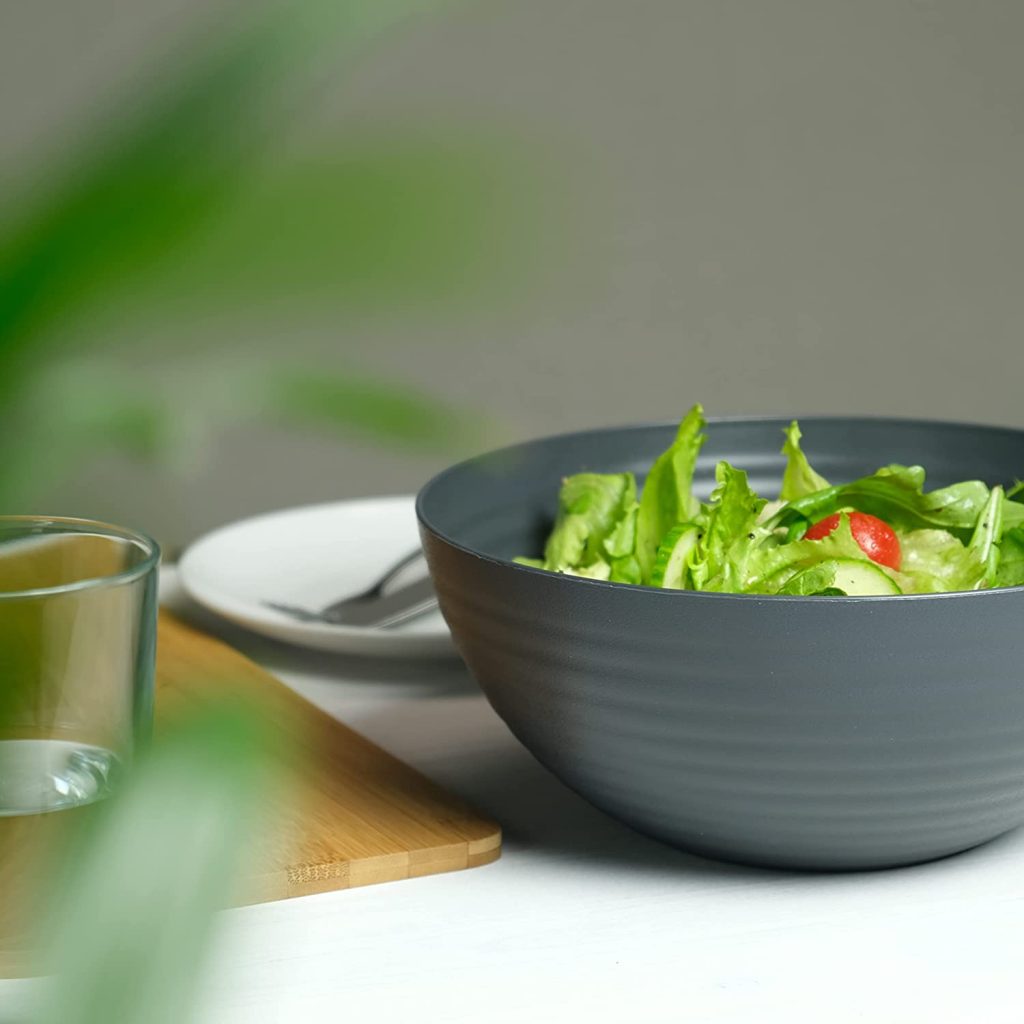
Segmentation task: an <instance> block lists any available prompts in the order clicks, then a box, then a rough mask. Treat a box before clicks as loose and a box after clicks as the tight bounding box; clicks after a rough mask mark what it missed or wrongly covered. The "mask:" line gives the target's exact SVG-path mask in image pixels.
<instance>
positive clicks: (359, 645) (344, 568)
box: [178, 496, 454, 658]
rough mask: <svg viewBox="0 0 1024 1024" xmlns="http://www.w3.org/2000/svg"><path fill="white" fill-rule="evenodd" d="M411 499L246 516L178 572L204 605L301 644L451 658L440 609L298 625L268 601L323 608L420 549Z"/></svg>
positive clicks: (193, 552) (206, 541)
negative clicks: (412, 615)
mask: <svg viewBox="0 0 1024 1024" xmlns="http://www.w3.org/2000/svg"><path fill="white" fill-rule="evenodd" d="M414 502H415V499H414V498H412V497H411V496H403V497H397V498H366V499H363V500H360V501H339V502H332V503H331V504H329V505H308V506H306V507H304V508H295V509H286V510H284V511H281V512H271V513H269V514H268V515H262V516H256V517H255V518H253V519H244V520H242V521H241V522H238V523H232V524H231V525H230V526H223V527H221V528H220V529H219V530H215V531H214V532H213V533H209V534H207V535H206V536H205V537H203V538H201V539H200V540H198V541H196V542H195V543H194V544H193V545H192V546H191V547H190V548H189V549H188V550H187V551H186V552H185V554H184V555H183V556H182V558H181V561H180V562H179V565H178V573H179V576H180V578H181V582H182V585H183V586H184V588H185V590H186V591H187V592H188V594H189V595H190V596H191V597H192V598H194V599H195V600H196V601H198V602H199V603H200V604H201V605H203V606H205V607H206V608H209V609H210V610H211V611H213V612H216V613H217V614H219V615H223V616H224V618H226V619H230V620H231V621H232V622H237V623H238V624H240V625H242V626H245V627H247V628H248V629H251V630H253V631H254V632H257V633H262V634H263V635H264V636H269V637H273V638H274V639H276V640H284V641H286V642H288V643H293V644H298V645H299V646H302V647H314V648H317V649H319V650H326V651H340V652H344V653H346V654H362V655H370V656H373V657H380V656H387V657H400V658H419V657H426V656H436V655H453V654H454V648H453V646H452V642H451V635H450V634H449V632H448V627H447V626H446V625H445V622H444V619H443V618H442V617H441V613H440V612H437V611H434V612H430V613H428V614H427V615H423V616H420V618H418V619H414V620H412V621H411V622H408V623H405V624H403V625H399V626H394V627H392V628H390V629H367V628H363V627H355V626H330V625H326V624H323V623H313V622H298V621H296V620H295V619H292V618H289V617H288V616H287V615H285V614H283V613H282V612H277V611H274V609H272V608H268V607H266V605H264V604H263V602H264V601H277V602H280V603H282V604H294V605H298V606H300V607H303V608H320V607H324V606H325V605H328V604H330V603H331V602H332V601H336V600H338V599H339V598H342V597H345V596H346V595H347V594H356V593H358V592H359V591H361V590H363V589H365V588H366V587H367V586H369V585H370V584H371V583H374V582H375V581H376V580H377V579H379V578H380V576H381V575H382V574H383V573H384V572H385V571H386V570H387V569H388V568H389V567H390V566H392V565H394V564H395V562H397V561H398V560H399V559H400V558H402V556H403V555H406V554H408V553H409V552H410V551H412V550H414V549H415V548H417V547H419V542H420V541H419V534H418V532H417V527H416V513H415V510H414Z"/></svg>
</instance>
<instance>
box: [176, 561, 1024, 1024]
mask: <svg viewBox="0 0 1024 1024" xmlns="http://www.w3.org/2000/svg"><path fill="white" fill-rule="evenodd" d="M165 584H166V587H165V600H166V602H167V603H168V604H169V605H171V606H172V607H174V608H175V609H176V610H184V611H185V612H186V613H187V614H188V615H189V616H190V617H191V618H193V620H194V621H196V622H197V623H198V624H200V625H202V626H203V627H204V628H206V629H209V630H211V631H213V632H216V633H217V634H219V635H221V636H223V637H224V638H225V639H227V640H228V641H229V642H231V643H232V644H234V645H235V646H236V647H238V648H240V649H241V650H243V651H245V652H246V653H248V654H249V655H250V656H251V657H253V658H255V660H257V661H258V662H260V663H261V664H262V665H264V666H265V667H267V668H268V669H270V670H271V671H273V672H274V673H276V674H277V675H278V676H279V677H280V678H282V679H283V680H285V681H286V682H287V683H288V684H289V685H291V686H292V687H294V688H295V689H296V690H297V691H298V692H299V693H301V694H302V695H303V696H305V697H307V698H308V699H309V700H311V701H312V702H314V703H315V704H317V705H318V706H319V707H321V708H323V709H324V710H326V711H328V712H329V713H330V714H332V715H335V716H337V717H338V718H340V719H342V720H343V721H344V722H346V723H347V724H349V725H351V726H353V727H354V728H356V729H358V730H359V731H360V732H362V733H363V734H364V735H366V736H368V737H370V738H371V739H372V740H374V741H376V742H377V743H379V744H381V745H382V746H384V747H386V748H387V749H388V750H390V751H392V752H393V753H394V754H396V755H397V756H398V757H400V758H402V759H403V760H404V761H406V762H407V763H408V764H411V765H413V766H414V767H416V768H418V769H420V770H421V771H423V772H425V773H426V774H427V775H429V776H431V777H432V778H434V779H436V780H437V781H438V782H440V783H442V784H444V785H445V786H447V787H449V788H450V789H452V790H453V791H455V792H457V793H460V794H461V795H463V796H464V797H466V798H467V799H469V800H470V801H472V802H473V803H474V804H475V805H476V806H477V807H478V808H480V809H481V810H482V811H485V812H486V813H488V814H490V815H492V816H493V817H494V818H495V819H496V820H497V821H499V822H500V823H501V825H502V826H503V828H504V854H503V856H502V858H501V860H499V861H498V862H497V863H496V864H493V865H489V866H487V867H482V868H476V869H474V870H471V871H461V872H456V873H453V874H447V875H435V876H432V877H429V878H422V879H415V880H410V881H403V882H394V883H389V884H384V885H376V886H369V887H366V888H361V889H354V890H349V891H343V892H337V893H329V894H325V895H320V896H310V897H305V898H302V899H295V900H287V901H284V902H280V903H271V904H264V905H261V906H255V907H248V908H244V909H241V910H233V911H230V912H227V913H225V914H224V915H222V928H221V929H220V934H219V937H218V942H217V948H216V951H215V953H214V956H213V957H212V959H211V961H210V963H209V966H208V974H207V979H206V982H205V985H204V991H203V998H202V1012H201V1021H202V1024H242V1022H245V1024H265V1022H266V1024H269V1022H274V1024H284V1022H288V1024H291V1022H296V1024H299V1022H302V1024H305V1022H307V1021H319V1020H347V1021H360V1020H372V1021H374V1022H375V1024H378V1022H381V1021H392V1020H394V1021H398V1020H405V1019H408V1018H412V1017H415V1019H417V1020H421V1021H431V1022H432V1021H438V1022H442V1021H443V1022H448V1021H451V1022H461V1021H474V1022H479V1021H494V1020H498V1021H524V1020H531V1019H532V1020H536V1021H550V1020H556V1019H557V1020H576V1019H588V1020H601V1021H604V1020H607V1021H709V1022H725V1021H728V1022H743V1024H755V1022H756V1024H762V1022H771V1021H779V1022H783V1021H784V1022H787V1024H795V1022H804V1021H806V1022H814V1024H845V1022H847V1021H868V1022H871V1024H889V1022H893V1024H896V1022H898V1024H907V1022H917V1021H920V1022H927V1024H936V1022H944V1021H965V1022H967V1021H969V1022H971V1024H994V1022H1002V1021H1007V1022H1009V1021H1013V1022H1018V1021H1020V1020H1022V1019H1024V980H1022V978H1024V972H1022V970H1021V950H1022V949H1024V831H1021V832H1017V833H1013V834H1011V835H1009V836H1006V837H1003V838H1001V839H999V840H996V841H995V842H993V843H990V844H989V845H987V846H985V847H982V848H980V849H977V850H974V851H971V852H969V853H966V854H962V855H960V856H958V857H953V858H950V859H948V860H945V861H941V862H937V863H933V864H929V865H924V866H921V867H914V868H905V869H902V870H897V871H884V872H874V873H869V874H850V875H810V874H792V873H783V872H770V871H763V870H754V869H747V868H742V867H735V866H730V865H724V864H716V863H712V862H710V861H706V860H701V859H698V858H696V857H691V856H688V855H686V854H683V853H680V852H677V851H675V850H672V849H669V848H668V847H666V846H663V845H661V844H659V843H656V842H653V841H651V840H648V839H645V838H643V837H642V836H639V835H637V834H636V833H634V832H632V831H630V830H629V829H627V828H625V827H624V826H621V825H619V824H617V823H616V822H615V821H613V820H612V819H610V818H608V817H606V816H605V815H603V814H601V813H600V812H598V811H596V810H594V809H592V808H591V807H589V806H588V805H587V804H586V803H585V802H584V801H583V800H581V799H580V798H579V797H577V796H575V795H574V794H573V793H571V792H570V791H569V790H567V789H566V788H565V787H564V786H562V785H561V784H560V783H559V782H557V781H556V780H555V779H554V778H553V777H552V776H551V775H549V774H548V773H547V771H545V770H544V769H543V768H541V767H540V766H539V765H538V764H537V763H536V762H535V761H534V760H533V758H532V757H531V756H530V755H529V754H528V753H527V752H526V751H525V750H524V749H523V748H522V747H521V746H520V745H519V744H518V743H517V742H516V740H514V739H513V737H512V736H511V735H510V733H509V732H508V730H507V729H506V728H505V726H504V725H503V723H502V722H501V721H500V720H499V719H498V718H497V716H496V715H495V714H494V712H493V711H491V709H490V707H489V706H488V705H487V703H486V702H485V700H484V699H483V697H482V696H481V695H480V694H479V692H478V691H477V689H476V687H475V684H474V683H473V682H472V681H471V680H470V678H469V677H468V674H467V673H466V671H465V669H463V668H462V667H461V666H460V665H459V664H458V663H456V662H454V661H452V662H450V663H444V662H437V663H423V664H406V663H399V662H393V663H386V662H370V661H363V660H354V659H352V660H347V659H345V658H343V657H339V656H336V655H322V654H311V653H306V652H303V651H299V650H295V649H290V648H288V647H285V646H283V645H281V644H277V643H274V642H270V641H264V640H262V639H259V638H257V637H253V636H251V635H247V634H244V633H242V632H241V631H240V630H236V629H234V628H231V627H227V626H224V625H221V624H218V623H216V622H215V621H214V620H213V619H212V618H210V617H208V616H205V615H204V614H202V613H199V612H197V611H196V610H195V609H192V608H189V606H188V605H187V602H184V601H183V599H182V598H181V596H180V591H178V589H177V585H176V582H175V580H174V579H173V574H172V573H168V574H166V576H165Z"/></svg>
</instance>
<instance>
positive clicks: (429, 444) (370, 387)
mask: <svg viewBox="0 0 1024 1024" xmlns="http://www.w3.org/2000/svg"><path fill="white" fill-rule="evenodd" d="M265 395H266V410H267V412H268V413H269V414H271V415H273V414H275V413H276V414H277V415H278V416H280V417H282V418H284V419H286V420H287V421H288V422H290V423H294V424H297V425H305V426H309V427H325V426H326V427H333V428H336V429H337V428H341V429H343V430H345V431H350V432H356V433H360V434H368V435H371V436H376V437H381V438H386V439H388V440H392V441H396V442H400V443H402V444H404V445H407V446H410V447H415V448H437V447H449V446H455V445H464V444H465V443H466V441H467V439H473V438H479V437H480V435H481V433H482V429H483V428H482V424H481V422H480V421H479V420H475V419H473V418H472V417H469V416H467V415H465V414H463V413H460V412H456V411H454V410H452V409H449V408H447V407H445V406H443V405H441V404H439V403H438V402H437V401H436V400H434V399H432V398H429V397H427V396H425V395H423V394H422V393H421V392H418V391H417V390H415V389H413V388H409V387H402V386H401V385H398V384H393V383H388V382H385V381H380V380H373V379H370V378H366V377H359V376H355V375H351V376H350V375H345V376H332V375H331V374H324V373H323V372H314V371H308V372H303V371H299V370H294V369H284V370H282V372H280V373H279V374H278V375H277V376H276V377H275V378H274V379H273V380H272V381H269V382H268V384H267V389H266V392H265Z"/></svg>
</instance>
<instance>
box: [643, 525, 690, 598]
mask: <svg viewBox="0 0 1024 1024" xmlns="http://www.w3.org/2000/svg"><path fill="white" fill-rule="evenodd" d="M699 539H700V527H699V526H697V524H696V523H679V524H678V525H677V526H673V527H672V529H671V530H669V531H668V533H667V534H665V537H664V539H663V540H662V542H661V543H660V544H659V545H658V553H657V555H655V558H654V568H653V569H652V570H651V586H652V587H665V588H666V589H668V590H685V589H686V577H687V564H686V563H687V559H688V558H689V556H690V552H691V551H693V549H694V548H695V547H696V546H697V541H698V540H699Z"/></svg>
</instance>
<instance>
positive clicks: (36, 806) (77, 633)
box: [0, 516, 160, 818]
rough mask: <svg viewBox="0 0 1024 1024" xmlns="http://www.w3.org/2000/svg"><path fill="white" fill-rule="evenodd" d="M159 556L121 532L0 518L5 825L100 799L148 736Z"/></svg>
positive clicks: (151, 545)
mask: <svg viewBox="0 0 1024 1024" xmlns="http://www.w3.org/2000/svg"><path fill="white" fill-rule="evenodd" d="M159 558H160V552H159V548H158V547H157V545H156V543H155V542H154V541H152V540H150V538H148V537H146V536H144V535H143V534H140V533H134V532H132V531H129V530H123V529H120V528H119V527H116V526H108V525H106V524H104V523H93V522H88V521H86V520H77V519H54V518H44V517H41V516H0V818H3V817H8V818H9V817H11V816H18V815H31V814H38V813H42V812H47V811H57V810H66V809H70V808H73V807H80V806H83V805H85V804H90V803H93V802H94V801H96V800H100V799H102V798H103V797H105V796H106V795H107V794H108V793H109V792H110V791H111V789H112V788H113V787H114V786H116V784H117V779H118V776H119V775H120V774H121V772H122V771H123V770H124V768H125V767H126V766H127V765H128V764H129V763H130V762H131V760H132V757H133V754H134V752H135V750H136V747H137V745H138V744H139V742H140V741H142V740H144V739H145V737H146V736H147V735H148V733H149V730H150V728H151V724H152V717H153V673H154V662H155V653H156V614H157V594H156V590H157V565H158V562H159Z"/></svg>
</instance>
